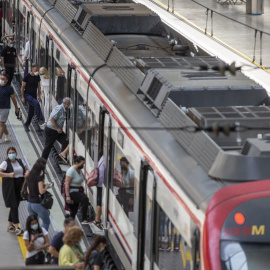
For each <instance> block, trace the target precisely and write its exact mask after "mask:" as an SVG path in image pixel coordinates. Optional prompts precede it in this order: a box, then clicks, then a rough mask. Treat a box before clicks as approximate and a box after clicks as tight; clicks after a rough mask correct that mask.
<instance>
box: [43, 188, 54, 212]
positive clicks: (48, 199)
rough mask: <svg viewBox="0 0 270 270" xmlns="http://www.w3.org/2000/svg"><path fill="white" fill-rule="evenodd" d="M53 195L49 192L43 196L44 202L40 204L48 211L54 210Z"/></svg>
mask: <svg viewBox="0 0 270 270" xmlns="http://www.w3.org/2000/svg"><path fill="white" fill-rule="evenodd" d="M52 196H53V195H52V194H51V193H50V192H49V191H46V192H45V193H44V194H43V197H42V200H41V202H40V204H41V205H42V206H43V207H45V208H46V209H51V208H52V205H53V197H52Z"/></svg>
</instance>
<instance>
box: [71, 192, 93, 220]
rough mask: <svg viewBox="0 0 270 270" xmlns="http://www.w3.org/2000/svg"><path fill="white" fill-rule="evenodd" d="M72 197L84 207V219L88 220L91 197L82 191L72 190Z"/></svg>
mask: <svg viewBox="0 0 270 270" xmlns="http://www.w3.org/2000/svg"><path fill="white" fill-rule="evenodd" d="M70 199H71V200H72V201H73V202H75V203H76V204H80V205H81V209H82V220H83V221H85V220H87V210H88V205H89V199H88V198H87V196H86V195H85V194H84V193H80V192H71V193H70Z"/></svg>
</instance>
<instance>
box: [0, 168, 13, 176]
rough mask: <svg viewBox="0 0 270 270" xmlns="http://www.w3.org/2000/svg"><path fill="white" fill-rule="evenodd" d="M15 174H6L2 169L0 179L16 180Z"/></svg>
mask: <svg viewBox="0 0 270 270" xmlns="http://www.w3.org/2000/svg"><path fill="white" fill-rule="evenodd" d="M14 176H15V172H11V173H5V172H4V170H3V169H0V177H8V178H14Z"/></svg>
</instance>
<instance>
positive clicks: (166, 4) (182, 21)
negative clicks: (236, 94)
mask: <svg viewBox="0 0 270 270" xmlns="http://www.w3.org/2000/svg"><path fill="white" fill-rule="evenodd" d="M135 2H137V3H141V4H144V5H146V6H147V7H148V8H150V9H151V10H153V11H155V12H156V13H157V14H158V15H159V16H160V17H161V19H162V21H163V22H164V23H165V24H167V25H168V26H170V27H171V28H172V29H174V30H175V31H177V32H178V33H180V34H181V35H183V37H185V38H187V39H188V40H190V41H192V42H193V43H194V44H195V45H197V46H198V47H200V48H202V49H203V50H204V51H205V52H206V53H208V54H209V55H211V56H215V57H218V58H220V59H221V60H222V61H224V62H225V63H228V64H231V63H232V62H235V63H236V66H238V67H241V70H242V72H243V73H244V74H245V75H246V76H247V77H249V78H250V79H253V80H254V81H256V82H257V83H259V84H260V85H261V86H263V87H264V88H265V89H266V90H267V91H268V93H270V47H269V46H268V44H269V42H270V16H269V14H270V1H268V0H265V1H264V14H262V15H259V16H256V15H249V14H246V4H245V2H244V1H240V0H238V1H236V4H232V1H225V0H220V1H218V0H200V1H199V0H198V1H197V0H191V1H186V0H178V1H175V0H135ZM211 11H213V13H212V16H211ZM225 16H226V17H225ZM211 17H212V19H211ZM255 32H256V39H255ZM261 33H262V38H260V37H261ZM255 40H256V44H255ZM254 48H255V49H254Z"/></svg>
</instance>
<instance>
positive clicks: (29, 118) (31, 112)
mask: <svg viewBox="0 0 270 270" xmlns="http://www.w3.org/2000/svg"><path fill="white" fill-rule="evenodd" d="M24 98H25V101H26V102H27V103H28V115H27V120H26V122H25V125H26V126H29V125H30V124H31V121H32V118H33V116H34V112H35V108H34V106H33V105H32V99H33V97H32V96H31V95H29V94H24Z"/></svg>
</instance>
